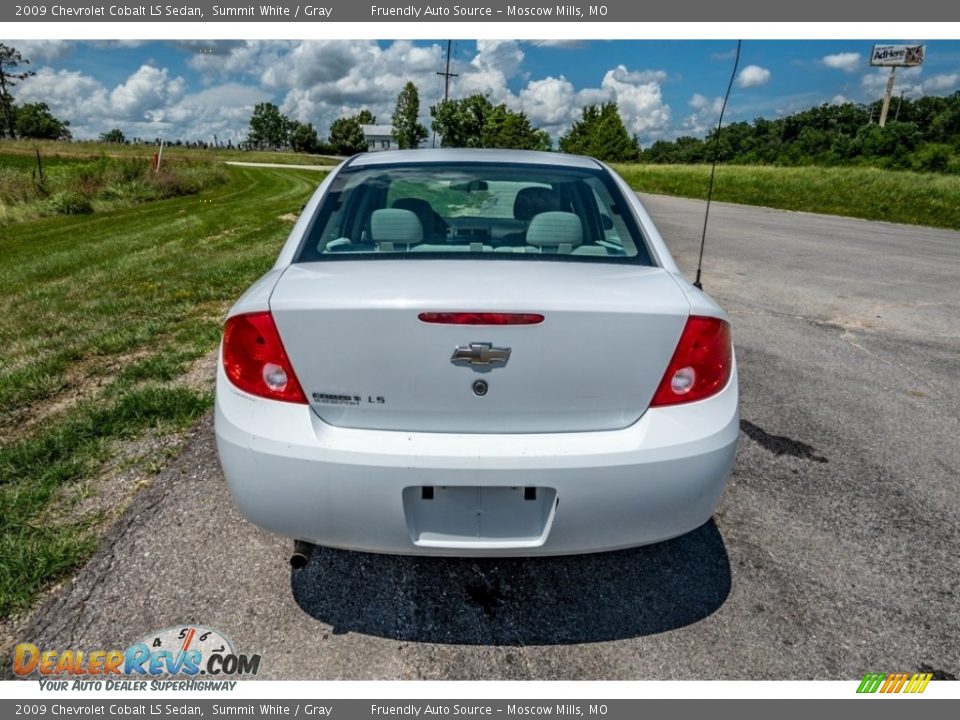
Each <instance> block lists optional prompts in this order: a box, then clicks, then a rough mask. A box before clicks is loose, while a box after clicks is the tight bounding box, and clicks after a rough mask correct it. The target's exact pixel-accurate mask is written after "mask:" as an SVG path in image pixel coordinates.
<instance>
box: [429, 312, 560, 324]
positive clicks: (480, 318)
mask: <svg viewBox="0 0 960 720" xmlns="http://www.w3.org/2000/svg"><path fill="white" fill-rule="evenodd" d="M418 317H419V318H420V319H421V320H422V321H423V322H425V323H436V324H439V325H539V324H540V323H542V322H543V315H538V314H537V313H498V312H423V313H420V315H418Z"/></svg>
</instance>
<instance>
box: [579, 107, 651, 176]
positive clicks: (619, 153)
mask: <svg viewBox="0 0 960 720" xmlns="http://www.w3.org/2000/svg"><path fill="white" fill-rule="evenodd" d="M560 149H561V150H562V151H563V152H568V153H575V154H577V155H590V156H591V157H595V158H597V159H598V160H607V161H610V162H630V161H633V160H636V159H637V156H638V155H639V154H640V143H639V142H638V141H637V139H636V138H635V137H630V134H629V133H628V132H627V128H626V127H625V126H624V124H623V120H622V119H621V118H620V111H619V110H618V109H617V104H616V103H614V102H607V103H604V104H603V105H600V106H597V105H587V106H586V107H585V108H584V109H583V116H582V117H581V118H580V119H579V120H578V121H577V122H575V123H574V124H573V127H571V128H570V130H569V131H568V132H567V133H566V134H565V135H564V136H563V137H561V138H560Z"/></svg>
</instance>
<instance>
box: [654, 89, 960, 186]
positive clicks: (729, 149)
mask: <svg viewBox="0 0 960 720" xmlns="http://www.w3.org/2000/svg"><path fill="white" fill-rule="evenodd" d="M879 115H880V102H879V101H877V102H874V103H870V104H867V105H860V104H855V103H843V104H841V105H827V104H824V105H820V106H818V107H813V108H809V109H807V110H802V111H800V112H796V113H793V114H792V115H787V116H785V117H782V118H777V119H775V120H768V119H766V118H758V119H756V120H754V121H753V123H745V122H737V123H731V124H729V125H728V126H725V127H724V128H723V130H722V132H721V135H720V142H719V151H718V153H717V159H718V160H719V161H721V162H731V163H768V164H776V165H800V164H818V165H838V164H866V165H873V166H878V167H885V168H895V169H910V168H912V169H917V170H923V171H930V172H950V173H956V172H960V92H955V93H953V94H952V95H949V96H945V97H936V96H924V97H920V98H917V99H915V100H911V99H910V98H903V99H900V98H896V99H895V100H894V103H893V105H892V107H891V109H890V115H891V116H890V119H889V120H888V122H887V125H886V127H883V128H881V127H880V126H879V125H877V124H876V119H877V118H878V117H879ZM714 132H715V131H713V132H711V133H710V134H709V135H708V136H707V137H706V138H705V139H704V140H700V139H697V138H690V137H682V138H678V139H676V140H674V141H673V142H667V141H659V142H656V143H654V144H653V145H652V146H651V147H650V148H649V149H647V150H646V151H644V152H643V154H642V158H643V160H644V161H646V162H655V163H667V162H671V163H683V162H709V161H710V160H711V159H712V158H713V140H714V137H715V136H714Z"/></svg>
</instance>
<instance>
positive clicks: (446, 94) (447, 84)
mask: <svg viewBox="0 0 960 720" xmlns="http://www.w3.org/2000/svg"><path fill="white" fill-rule="evenodd" d="M452 45H453V40H447V69H446V71H445V72H438V73H437V75H442V76H443V79H444V83H443V101H444V102H446V101H447V100H449V99H450V78H452V77H459V75H457V73H452V72H450V48H451V46H452Z"/></svg>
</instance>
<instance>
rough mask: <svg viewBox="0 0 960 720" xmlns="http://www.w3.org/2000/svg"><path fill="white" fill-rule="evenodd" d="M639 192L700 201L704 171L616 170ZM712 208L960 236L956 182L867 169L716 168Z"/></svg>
mask: <svg viewBox="0 0 960 720" xmlns="http://www.w3.org/2000/svg"><path fill="white" fill-rule="evenodd" d="M616 169H617V172H619V173H620V174H621V175H622V176H623V179H624V180H626V181H627V182H628V183H629V184H630V186H631V187H632V188H634V189H635V190H640V191H642V192H649V193H659V194H662V195H679V196H681V197H691V198H705V197H706V195H707V183H708V180H709V177H710V166H709V165H617V166H616ZM713 198H714V200H723V201H726V202H734V203H743V204H746V205H762V206H765V207H772V208H781V209H784V210H805V211H807V212H816V213H826V214H828V215H848V216H850V217H858V218H864V219H867V220H886V221H888V222H896V223H908V224H912V225H930V226H932V227H944V228H952V229H954V230H960V176H956V175H943V174H934V173H915V172H906V171H894V170H881V169H879V168H869V167H857V168H850V167H831V168H825V167H797V168H787V167H771V166H749V165H721V166H718V167H717V176H716V182H715V185H714V194H713Z"/></svg>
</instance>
